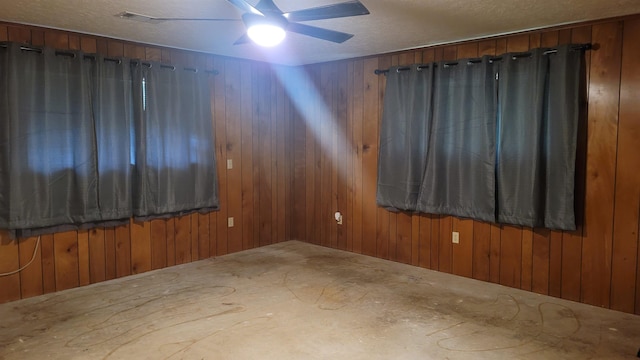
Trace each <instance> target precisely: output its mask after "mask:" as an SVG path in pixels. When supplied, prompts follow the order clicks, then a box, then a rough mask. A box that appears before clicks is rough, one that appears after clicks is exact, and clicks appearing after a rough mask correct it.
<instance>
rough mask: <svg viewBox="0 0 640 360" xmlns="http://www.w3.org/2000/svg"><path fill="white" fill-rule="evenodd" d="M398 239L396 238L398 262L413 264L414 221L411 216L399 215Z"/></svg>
mask: <svg viewBox="0 0 640 360" xmlns="http://www.w3.org/2000/svg"><path fill="white" fill-rule="evenodd" d="M396 218H397V238H396V258H397V261H399V262H401V263H405V264H411V257H412V254H411V251H412V246H411V238H412V236H413V234H412V231H413V229H412V220H411V215H409V214H408V213H405V212H400V213H398V215H397V217H396Z"/></svg>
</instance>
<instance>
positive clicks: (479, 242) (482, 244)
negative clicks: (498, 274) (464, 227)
mask: <svg viewBox="0 0 640 360" xmlns="http://www.w3.org/2000/svg"><path fill="white" fill-rule="evenodd" d="M490 259H491V225H490V224H489V223H487V222H483V221H474V223H473V275H472V276H473V278H474V279H478V280H483V281H489V274H490V273H491V262H490Z"/></svg>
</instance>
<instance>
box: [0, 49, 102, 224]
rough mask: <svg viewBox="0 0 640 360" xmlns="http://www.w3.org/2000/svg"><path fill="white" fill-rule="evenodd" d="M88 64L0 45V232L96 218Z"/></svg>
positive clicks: (74, 56)
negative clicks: (0, 79) (0, 229)
mask: <svg viewBox="0 0 640 360" xmlns="http://www.w3.org/2000/svg"><path fill="white" fill-rule="evenodd" d="M90 66H91V64H90V63H89V62H86V61H85V60H84V58H83V54H82V53H81V52H71V53H69V55H64V56H58V55H56V53H55V51H54V50H53V49H49V48H45V49H43V50H42V53H39V52H35V51H25V50H23V49H21V47H20V45H17V44H8V45H7V47H2V48H0V71H1V72H2V74H1V76H2V82H0V117H1V120H0V121H1V122H0V124H1V125H0V126H1V128H2V131H1V135H0V136H1V139H2V140H1V143H0V146H1V150H0V153H1V155H0V156H1V161H0V189H1V190H0V227H2V228H5V229H27V228H40V227H48V226H54V225H59V224H72V223H81V222H93V221H99V220H101V212H100V206H99V199H98V171H97V170H98V169H97V147H96V141H95V137H94V133H95V125H96V124H95V123H94V122H92V121H87V120H88V119H91V118H92V109H91V79H90V75H89V74H90Z"/></svg>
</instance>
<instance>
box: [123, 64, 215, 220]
mask: <svg viewBox="0 0 640 360" xmlns="http://www.w3.org/2000/svg"><path fill="white" fill-rule="evenodd" d="M132 71H133V84H134V86H133V98H134V132H135V138H136V139H135V143H136V155H135V172H134V188H133V199H134V215H135V216H136V217H138V218H143V219H144V218H152V217H157V216H164V215H168V214H179V213H184V212H190V211H193V210H200V211H209V210H212V209H217V208H218V207H219V200H218V196H217V194H218V192H217V177H216V168H215V166H216V165H215V164H216V159H215V151H214V150H215V149H214V145H213V144H214V142H213V125H212V120H211V107H210V95H209V81H208V75H207V74H206V73H204V72H202V71H199V72H195V71H191V70H187V69H179V68H172V67H166V66H161V65H160V64H158V63H151V64H150V66H148V65H144V64H140V63H138V64H137V66H134V67H133V70H132Z"/></svg>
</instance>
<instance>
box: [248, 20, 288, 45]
mask: <svg viewBox="0 0 640 360" xmlns="http://www.w3.org/2000/svg"><path fill="white" fill-rule="evenodd" d="M247 35H249V38H250V39H251V40H253V42H255V43H256V44H258V45H260V46H264V47H273V46H276V45H278V44H280V43H281V42H282V40H284V37H285V31H284V29H283V28H282V27H280V26H277V25H273V24H254V25H251V26H250V27H249V28H248V29H247Z"/></svg>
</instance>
